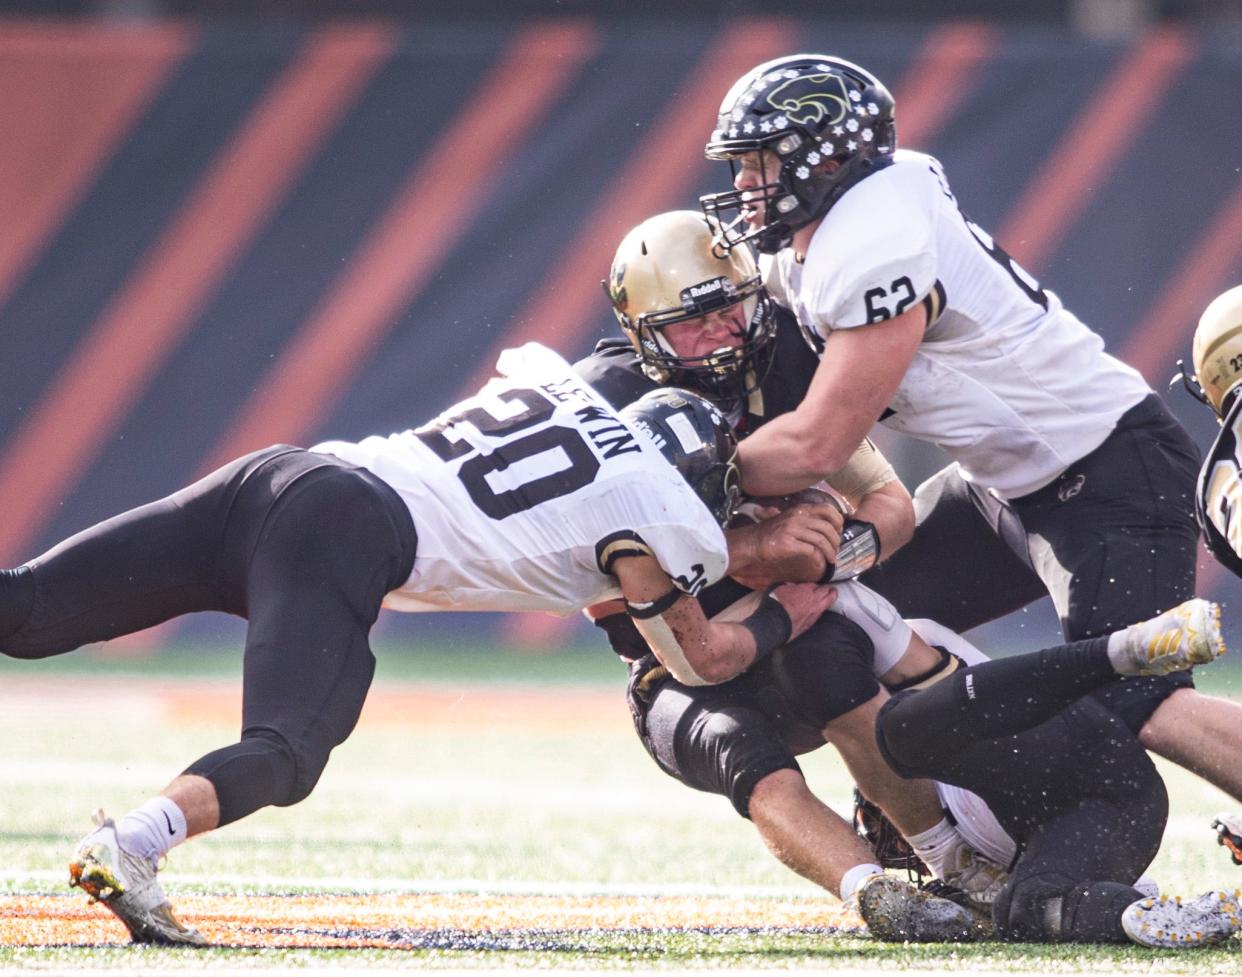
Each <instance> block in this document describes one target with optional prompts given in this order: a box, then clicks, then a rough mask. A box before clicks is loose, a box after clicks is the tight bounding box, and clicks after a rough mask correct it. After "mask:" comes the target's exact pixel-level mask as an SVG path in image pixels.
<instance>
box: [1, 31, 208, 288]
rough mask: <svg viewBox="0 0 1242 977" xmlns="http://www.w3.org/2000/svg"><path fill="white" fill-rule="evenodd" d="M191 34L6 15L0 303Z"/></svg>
mask: <svg viewBox="0 0 1242 977" xmlns="http://www.w3.org/2000/svg"><path fill="white" fill-rule="evenodd" d="M192 39H193V32H192V31H190V30H188V29H186V28H184V27H180V26H156V27H147V26H144V27H142V28H139V29H121V28H117V27H108V26H101V25H98V24H91V25H89V26H77V25H66V26H61V25H57V24H54V23H50V22H49V23H46V24H28V23H22V22H10V23H4V22H0V93H2V94H0V133H3V134H4V136H3V139H4V151H3V152H2V153H0V214H3V215H4V219H3V220H2V221H0V305H3V304H4V302H5V301H6V300H7V299H8V297H9V295H10V294H12V291H13V289H14V287H15V286H16V285H17V283H18V282H19V281H20V280H21V278H22V276H23V275H24V274H25V273H26V271H27V269H28V268H29V267H30V265H31V263H32V262H33V261H34V259H35V258H36V256H37V255H38V254H39V252H40V250H41V249H42V248H43V246H44V244H45V243H46V241H47V240H48V238H49V237H50V236H51V235H52V233H53V232H54V231H55V230H56V228H57V227H58V226H59V225H60V223H61V221H62V220H63V219H64V216H65V215H66V214H67V213H69V211H71V210H72V209H73V207H74V206H75V204H76V203H77V202H78V200H79V199H80V198H81V196H82V194H83V193H84V192H85V190H86V187H87V186H88V185H89V184H90V182H91V179H92V178H93V177H94V176H95V174H96V173H97V172H98V171H99V169H100V168H101V167H102V166H103V164H104V163H105V161H106V160H107V159H108V157H109V155H110V154H111V153H112V151H113V149H115V148H116V146H117V145H118V144H119V143H120V142H121V141H122V139H124V137H125V135H126V134H127V133H128V132H129V130H130V128H131V127H132V126H133V125H134V123H135V121H136V120H137V119H138V117H139V116H140V115H141V114H142V112H143V110H144V109H145V108H146V107H147V105H148V104H149V103H150V101H151V99H152V98H153V97H154V96H155V94H156V92H158V91H159V88H160V86H161V85H162V84H163V82H164V80H165V79H166V78H167V77H168V75H169V73H170V72H171V70H172V69H173V67H174V66H175V65H176V64H177V63H178V62H179V61H180V60H181V58H182V57H183V56H184V55H185V53H186V51H187V50H188V48H189V46H190V43H191V41H192Z"/></svg>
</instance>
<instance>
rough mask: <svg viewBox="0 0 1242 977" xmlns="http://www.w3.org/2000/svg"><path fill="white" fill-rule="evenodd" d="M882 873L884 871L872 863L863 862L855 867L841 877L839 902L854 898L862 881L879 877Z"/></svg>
mask: <svg viewBox="0 0 1242 977" xmlns="http://www.w3.org/2000/svg"><path fill="white" fill-rule="evenodd" d="M883 871H884V869H882V868H881V867H880V866H879V865H876V864H875V863H873V862H863V864H861V865H855V866H854V867H853V868H852V869H850V870H849V871H848V872H846V873H845V874H844V875H843V876H841V901H842V902H848V901H849V900H850V899H852V898H854V893H855V892H857V891H858V885H859V883H860V882H862V880H863V879H868V878H870V877H871V876H873V875H879V874H880V873H881V872H883Z"/></svg>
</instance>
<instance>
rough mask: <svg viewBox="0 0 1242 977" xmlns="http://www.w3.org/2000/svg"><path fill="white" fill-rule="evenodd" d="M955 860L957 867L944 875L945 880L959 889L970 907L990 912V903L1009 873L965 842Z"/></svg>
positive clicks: (999, 891)
mask: <svg viewBox="0 0 1242 977" xmlns="http://www.w3.org/2000/svg"><path fill="white" fill-rule="evenodd" d="M957 861H958V867H957V868H956V869H954V870H953V871H951V872H949V873H948V874H947V875H946V876H945V881H946V882H947V883H949V885H951V886H953V887H954V888H956V889H959V890H961V892H962V895H963V896H964V898H965V902H966V904H967V905H968V906H969V907H970V908H971V909H975V910H977V911H979V912H981V913H991V911H992V903H994V902H996V897H997V896H999V895H1000V893H1001V890H1002V889H1003V888H1005V883H1006V882H1008V881H1009V873H1008V872H1007V871H1005V869H1004V868H1002V867H1001V866H999V865H996V864H994V863H993V862H990V861H988V860H987V859H986V858H984V857H983V856H982V855H980V854H979V853H978V852H977V851H975V850H974V849H973V848H971V847H969V846H968V845H965V844H963V845H962V847H961V848H960V849H959V851H958V856H957Z"/></svg>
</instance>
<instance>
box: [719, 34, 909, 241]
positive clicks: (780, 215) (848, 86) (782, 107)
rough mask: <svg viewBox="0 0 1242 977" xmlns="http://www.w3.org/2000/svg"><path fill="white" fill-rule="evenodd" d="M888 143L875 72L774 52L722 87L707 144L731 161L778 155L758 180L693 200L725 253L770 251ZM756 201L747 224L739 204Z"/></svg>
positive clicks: (889, 147)
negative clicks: (746, 246)
mask: <svg viewBox="0 0 1242 977" xmlns="http://www.w3.org/2000/svg"><path fill="white" fill-rule="evenodd" d="M896 148H897V129H896V125H895V124H894V122H893V96H892V95H890V94H889V92H888V89H887V88H885V87H884V85H883V84H881V82H880V81H879V80H878V79H877V78H876V77H875V76H874V75H872V74H871V73H870V72H868V71H865V70H863V69H862V68H860V67H858V65H855V64H851V63H850V62H848V61H843V60H841V59H840V58H833V57H829V56H827V55H821V54H794V55H790V56H787V57H783V58H777V59H776V60H774V61H768V62H765V63H764V64H761V65H759V66H758V67H757V68H753V69H751V70H750V71H748V72H747V73H746V74H745V75H743V76H742V77H741V78H739V79H738V80H737V82H736V83H735V84H734V85H733V87H732V88H730V89H729V92H728V94H727V95H725V97H724V101H723V102H721V104H720V117H719V118H718V119H717V121H716V129H715V131H714V132H713V133H712V137H711V139H710V140H709V141H708V143H707V147H706V154H707V158H708V159H723V160H729V161H733V160H736V159H737V158H738V157H739V156H742V155H743V154H745V153H753V152H756V151H758V150H763V149H766V150H769V151H771V153H773V154H774V155H775V157H776V160H775V161H774V163H773V165H772V167H771V172H768V171H767V164H766V163H765V164H764V165H765V171H764V173H763V176H762V180H763V183H762V185H761V186H758V187H755V188H753V189H748V190H744V191H742V190H736V189H734V190H728V191H725V192H724V193H712V194H708V195H706V196H704V197H701V198H700V200H699V202H700V204H701V205H702V208H703V212H704V213H705V214H706V215H707V216H708V217H710V218H713V219H715V220H716V221H718V222H719V223H720V225H721V233H720V236H719V241H718V245H719V247H721V248H722V249H723V250H726V251H727V250H728V249H730V248H732V247H736V246H737V245H738V244H740V243H742V242H743V241H747V240H753V241H754V244H755V246H756V247H757V248H758V249H759V250H760V251H762V252H765V253H768V254H774V253H776V252H777V251H779V250H780V249H781V248H783V247H786V246H787V245H788V244H789V243H790V241H791V240H792V238H793V233H794V231H796V230H798V228H800V227H805V226H806V225H807V224H809V223H811V222H812V221H814V220H817V219H819V218H820V217H823V216H824V214H826V213H828V211H829V210H830V209H831V208H832V205H833V204H835V203H836V202H837V201H838V200H839V199H841V195H842V194H844V193H845V191H846V190H848V189H849V188H850V187H852V186H853V185H854V184H856V183H857V182H858V181H859V180H862V179H865V178H866V177H868V176H870V175H871V174H872V173H874V172H876V171H877V170H879V169H882V168H883V167H885V166H887V165H888V164H889V163H891V162H892V160H893V153H894V152H895V151H896ZM765 157H766V154H765ZM743 194H745V199H743ZM754 207H760V208H762V213H763V217H762V220H761V221H760V222H758V224H757V226H750V224H748V222H747V220H746V210H747V209H749V208H754ZM735 211H736V212H737V214H736V216H732V215H733V212H735Z"/></svg>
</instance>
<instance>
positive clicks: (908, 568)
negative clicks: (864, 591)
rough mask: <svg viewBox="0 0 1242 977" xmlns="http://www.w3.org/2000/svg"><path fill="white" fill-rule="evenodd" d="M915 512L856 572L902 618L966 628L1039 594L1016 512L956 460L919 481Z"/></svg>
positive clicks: (1041, 591) (1039, 583)
mask: <svg viewBox="0 0 1242 977" xmlns="http://www.w3.org/2000/svg"><path fill="white" fill-rule="evenodd" d="M914 512H915V526H916V528H915V532H914V538H913V539H911V540H910V542H908V543H907V544H906V545H905V546H903V547H902V548H901V549H900V550H898V551H897V552H896V553H894V554H893V555H892V556H891V557H888V558H887V559H885V560H884V562H883V563H881V564H879V565H878V566H877V567H875V568H874V569H872V570H869V571H868V572H867V573H865V574H863V576H862V578H861V582H862V583H865V584H866V585H867V586H869V587H870V588H872V589H873V590H875V591H877V592H878V593H880V594H882V595H884V596H885V597H886V598H888V599H889V600H890V601H891V602H892V603H893V604H894V605H895V606H896V607H897V609H898V610H899V611H900V612H901V616H902V617H906V618H919V617H925V618H931V619H933V620H935V621H939V622H940V623H942V624H944V625H945V626H947V627H950V628H952V629H953V630H954V631H958V632H961V631H968V630H970V629H971V628H974V627H977V626H979V625H980V624H985V623H986V622H988V621H993V620H996V619H997V618H999V617H1003V616H1004V615H1006V614H1008V613H1010V612H1011V611H1015V610H1018V609H1019V608H1022V607H1025V606H1026V605H1027V604H1029V603H1031V602H1032V601H1034V600H1038V599H1039V598H1040V597H1043V596H1044V594H1045V589H1044V584H1043V582H1042V581H1041V580H1040V579H1039V577H1038V576H1037V575H1036V574H1035V572H1034V571H1033V570H1032V569H1031V567H1030V566H1029V564H1028V563H1027V562H1026V557H1025V554H1026V540H1025V534H1024V533H1023V532H1022V527H1021V526H1020V524H1019V523H1018V521H1017V519H1016V517H1015V516H1014V515H1013V513H1012V512H1010V511H1009V510H1007V509H1006V508H1005V507H1004V506H1003V505H1001V504H1000V503H999V502H998V501H997V500H995V499H993V498H992V497H991V496H988V495H986V494H985V493H981V492H980V491H979V489H977V488H976V487H975V486H973V485H970V484H968V483H967V482H966V481H965V480H964V479H963V478H962V477H961V474H960V471H959V469H958V467H957V465H949V466H948V467H946V468H944V469H942V470H941V471H939V472H937V473H936V474H935V475H933V476H932V477H931V478H929V479H927V481H925V482H924V483H923V484H922V485H920V486H919V487H918V489H917V490H916V491H915V493H914Z"/></svg>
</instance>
